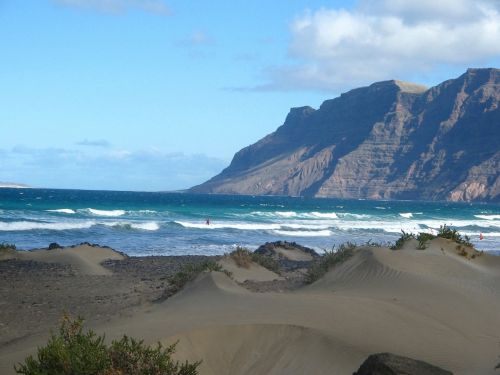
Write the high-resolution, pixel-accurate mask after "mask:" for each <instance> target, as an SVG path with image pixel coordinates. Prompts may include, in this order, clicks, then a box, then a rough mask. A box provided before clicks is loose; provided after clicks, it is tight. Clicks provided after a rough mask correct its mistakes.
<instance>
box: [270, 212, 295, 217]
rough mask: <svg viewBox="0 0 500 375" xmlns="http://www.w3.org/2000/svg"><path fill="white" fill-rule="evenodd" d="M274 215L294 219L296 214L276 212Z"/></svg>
mask: <svg viewBox="0 0 500 375" xmlns="http://www.w3.org/2000/svg"><path fill="white" fill-rule="evenodd" d="M275 214H276V215H277V216H279V217H296V216H297V213H296V212H294V211H276V212H275Z"/></svg>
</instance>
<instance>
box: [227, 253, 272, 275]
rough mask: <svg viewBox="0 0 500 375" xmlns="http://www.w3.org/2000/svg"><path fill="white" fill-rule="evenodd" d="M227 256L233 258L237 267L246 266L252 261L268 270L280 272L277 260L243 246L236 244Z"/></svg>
mask: <svg viewBox="0 0 500 375" xmlns="http://www.w3.org/2000/svg"><path fill="white" fill-rule="evenodd" d="M229 256H230V257H231V258H233V259H234V261H235V262H236V265H237V266H238V267H244V268H248V267H250V264H251V263H252V262H254V263H257V264H258V265H260V266H262V267H264V268H267V269H268V270H270V271H273V272H275V273H278V274H279V273H280V265H279V263H278V261H277V260H275V259H273V258H272V257H270V256H266V255H262V254H257V253H255V252H252V251H250V250H248V249H246V248H244V247H240V246H238V247H237V248H236V250H234V251H233V252H231V253H230V254H229Z"/></svg>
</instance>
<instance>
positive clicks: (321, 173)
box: [190, 68, 500, 201]
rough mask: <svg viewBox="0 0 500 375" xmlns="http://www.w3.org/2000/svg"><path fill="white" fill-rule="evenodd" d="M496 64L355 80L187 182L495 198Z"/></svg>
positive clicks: (267, 190) (499, 120)
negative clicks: (450, 73)
mask: <svg viewBox="0 0 500 375" xmlns="http://www.w3.org/2000/svg"><path fill="white" fill-rule="evenodd" d="M499 101H500V70H499V69H495V68H470V69H468V70H467V71H466V72H465V73H464V74H462V75H461V76H460V77H458V78H455V79H450V80H447V81H444V82H442V83H440V84H438V85H436V86H434V87H430V88H426V87H424V86H421V85H416V84H412V83H406V82H402V81H397V80H389V81H382V82H376V83H373V84H371V85H369V86H366V87H361V88H356V89H353V90H350V91H348V92H346V93H343V94H341V95H340V96H339V97H337V98H334V99H328V100H325V101H324V102H323V103H322V104H321V106H320V107H319V108H318V109H314V108H312V107H309V106H303V107H296V108H292V109H291V110H290V112H289V113H288V115H287V117H286V120H285V122H284V123H283V125H281V126H280V127H278V129H277V130H276V131H275V132H273V133H271V134H268V135H267V136H265V137H264V138H262V139H261V140H259V141H258V142H256V143H254V144H252V145H250V146H247V147H245V148H243V149H242V150H240V151H238V152H237V153H236V154H235V156H234V158H233V160H232V162H231V164H230V165H229V166H228V167H227V168H226V169H224V170H223V171H222V172H221V173H220V174H219V175H217V176H215V177H213V178H212V179H210V180H209V181H207V182H205V183H203V184H201V185H198V186H195V187H193V188H191V189H190V191H191V192H195V193H196V192H198V193H216V194H250V195H292V196H314V197H336V198H366V199H419V200H450V201H499V200H500V177H499V171H500V151H499V147H498V144H500V108H499Z"/></svg>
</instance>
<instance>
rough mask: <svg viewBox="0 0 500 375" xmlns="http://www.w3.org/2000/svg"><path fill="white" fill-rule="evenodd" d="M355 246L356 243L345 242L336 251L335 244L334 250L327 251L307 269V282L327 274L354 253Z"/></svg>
mask: <svg viewBox="0 0 500 375" xmlns="http://www.w3.org/2000/svg"><path fill="white" fill-rule="evenodd" d="M355 248H356V244H354V243H352V242H346V243H345V244H341V245H340V246H339V248H338V250H337V251H335V246H333V248H332V250H330V251H325V253H324V254H323V255H322V256H320V257H318V258H317V259H316V260H315V261H314V262H313V263H312V265H311V266H310V267H309V269H308V270H307V274H306V278H305V281H306V283H308V284H311V283H313V282H315V281H316V280H318V279H320V278H321V277H322V276H323V275H325V274H326V273H327V272H328V270H329V269H330V268H331V267H333V266H334V265H336V264H340V263H343V262H345V261H346V260H347V259H349V258H350V257H351V256H352V255H353V254H354V249H355Z"/></svg>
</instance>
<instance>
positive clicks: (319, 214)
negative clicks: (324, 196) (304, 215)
mask: <svg viewBox="0 0 500 375" xmlns="http://www.w3.org/2000/svg"><path fill="white" fill-rule="evenodd" d="M309 216H312V217H317V218H320V219H338V216H337V214H336V213H335V212H326V213H325V212H311V213H310V214H309Z"/></svg>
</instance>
